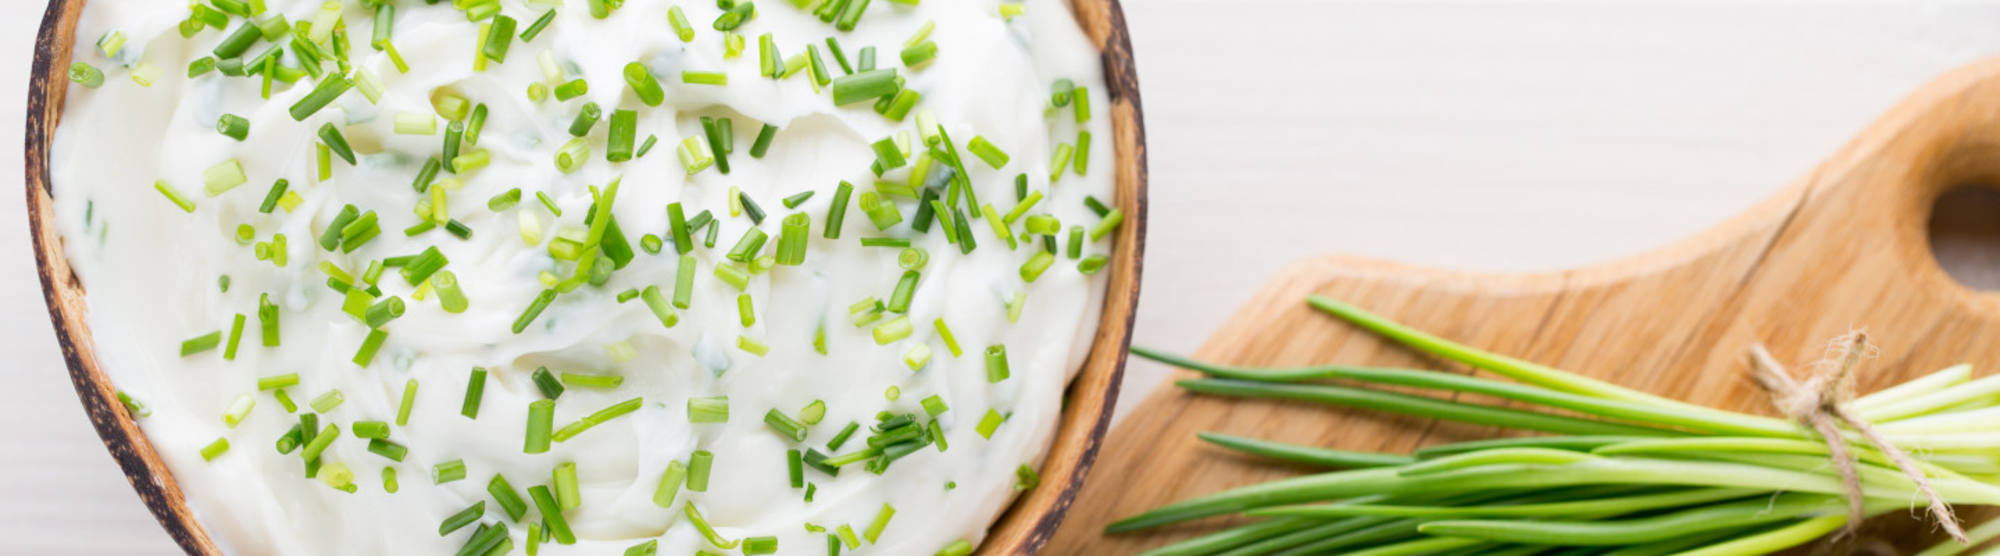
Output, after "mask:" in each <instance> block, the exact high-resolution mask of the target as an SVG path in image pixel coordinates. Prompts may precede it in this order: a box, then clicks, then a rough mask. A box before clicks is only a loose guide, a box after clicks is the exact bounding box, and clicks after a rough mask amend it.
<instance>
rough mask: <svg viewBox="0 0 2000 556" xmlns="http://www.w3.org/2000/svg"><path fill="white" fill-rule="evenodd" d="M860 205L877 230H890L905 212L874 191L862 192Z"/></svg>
mask: <svg viewBox="0 0 2000 556" xmlns="http://www.w3.org/2000/svg"><path fill="white" fill-rule="evenodd" d="M842 185H846V184H845V183H842ZM860 205H861V210H862V212H864V213H866V214H867V215H868V220H869V222H871V223H874V224H875V229H876V230H888V229H889V227H890V226H894V225H896V224H897V223H899V222H902V221H903V214H902V212H901V211H899V210H897V209H896V203H895V202H893V201H889V200H886V199H883V198H882V196H881V195H879V194H877V193H875V192H873V191H863V192H861V201H860ZM829 239H836V238H829Z"/></svg>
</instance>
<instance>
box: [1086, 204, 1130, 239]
mask: <svg viewBox="0 0 2000 556" xmlns="http://www.w3.org/2000/svg"><path fill="white" fill-rule="evenodd" d="M1124 221H1125V211H1122V210H1118V209H1111V213H1110V214H1106V215H1104V219H1103V220H1099V221H1098V222H1097V225H1095V226H1091V228H1090V240H1091V241H1098V240H1102V239H1104V236H1107V235H1111V232H1112V231H1113V230H1116V229H1118V224H1120V223H1122V222H1124Z"/></svg>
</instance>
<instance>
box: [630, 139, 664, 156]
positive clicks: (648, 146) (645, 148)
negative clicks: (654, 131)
mask: <svg viewBox="0 0 2000 556" xmlns="http://www.w3.org/2000/svg"><path fill="white" fill-rule="evenodd" d="M659 141H660V136H658V135H647V136H646V142H645V143H642V144H640V145H639V152H638V153H637V154H634V155H633V156H634V157H644V156H646V153H648V152H651V151H652V150H653V144H654V143H658V142H659Z"/></svg>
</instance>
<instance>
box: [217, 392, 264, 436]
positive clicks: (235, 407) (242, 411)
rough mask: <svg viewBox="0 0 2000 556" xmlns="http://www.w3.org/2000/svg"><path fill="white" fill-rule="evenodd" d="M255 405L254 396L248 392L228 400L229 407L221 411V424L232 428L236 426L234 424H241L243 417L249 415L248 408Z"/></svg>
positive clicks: (255, 399)
mask: <svg viewBox="0 0 2000 556" xmlns="http://www.w3.org/2000/svg"><path fill="white" fill-rule="evenodd" d="M255 407H257V397H256V396H252V395H250V394H239V395H237V396H236V399H234V400H231V401H230V402H229V409H227V410H224V411H223V412H222V424H224V425H227V426H228V427H229V428H232V429H233V428H236V425H239V424H242V423H243V418H244V417H246V416H249V415H250V410H251V409H252V408H255Z"/></svg>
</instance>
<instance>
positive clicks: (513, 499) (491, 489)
mask: <svg viewBox="0 0 2000 556" xmlns="http://www.w3.org/2000/svg"><path fill="white" fill-rule="evenodd" d="M486 493H487V494H491V495H493V501H494V502H498V503H500V510H501V511H504V512H507V519H511V520H514V521H520V520H521V517H522V516H526V515H528V503H527V501H524V500H522V499H521V494H520V493H519V492H516V491H515V490H514V485H512V484H509V483H508V482H507V477H505V476H502V475H500V474H497V473H496V474H494V475H493V479H492V480H490V481H487V482H486Z"/></svg>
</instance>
